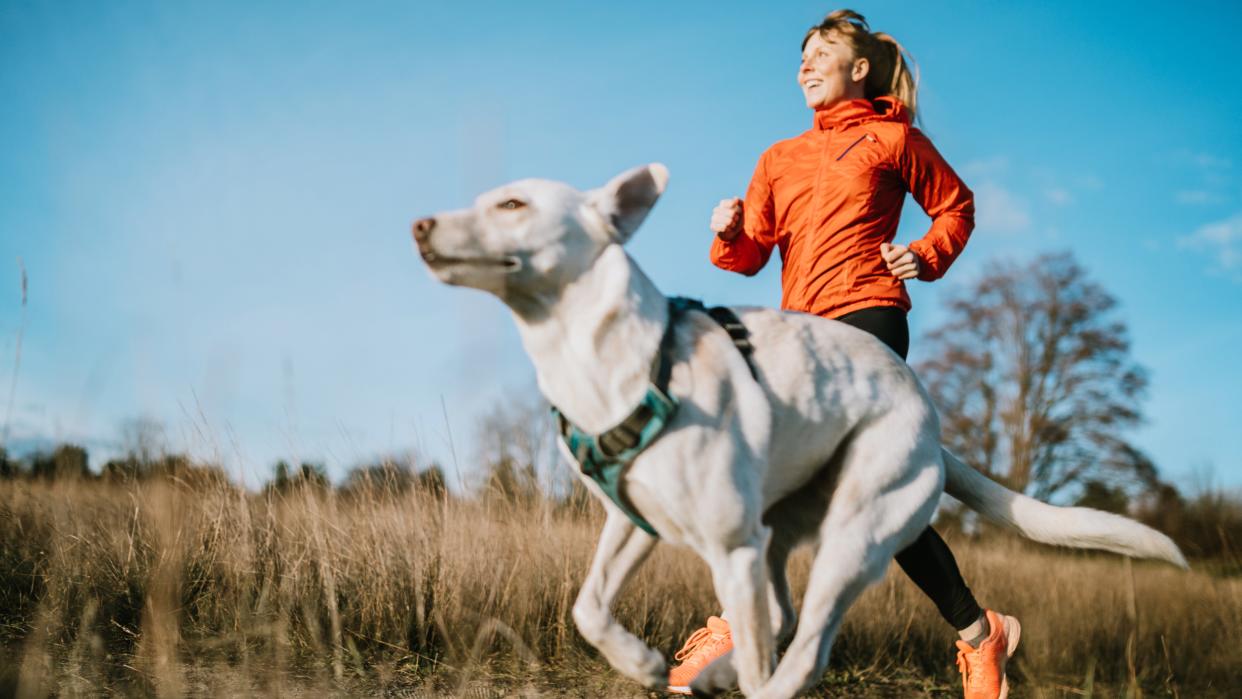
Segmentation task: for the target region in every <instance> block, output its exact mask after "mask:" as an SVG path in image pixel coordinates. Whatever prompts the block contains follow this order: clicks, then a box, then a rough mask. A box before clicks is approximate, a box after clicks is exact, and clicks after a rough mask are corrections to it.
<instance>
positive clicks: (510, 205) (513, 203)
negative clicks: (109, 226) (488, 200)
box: [496, 199, 526, 211]
mask: <svg viewBox="0 0 1242 699" xmlns="http://www.w3.org/2000/svg"><path fill="white" fill-rule="evenodd" d="M496 208H497V209H508V210H509V211H514V210H516V209H524V208H526V202H524V201H522V200H521V199H506V200H504V201H502V202H500V203H499V204H497V205H496Z"/></svg>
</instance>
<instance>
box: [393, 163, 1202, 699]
mask: <svg viewBox="0 0 1242 699" xmlns="http://www.w3.org/2000/svg"><path fill="white" fill-rule="evenodd" d="M667 180H668V171H667V169H665V168H664V166H662V165H658V164H655V165H649V166H644V167H639V168H635V169H634V170H631V171H628V172H625V173H623V174H621V175H619V176H618V177H616V178H615V179H613V180H612V181H611V182H609V183H608V184H607V185H606V186H604V187H602V188H600V189H597V190H592V191H589V192H579V191H577V190H575V189H573V188H571V187H569V186H568V185H565V184H562V183H559V182H550V181H545V180H522V181H519V182H514V183H512V184H509V185H505V186H503V187H500V188H499V189H496V190H494V191H492V192H488V193H486V194H483V195H481V196H480V197H479V198H478V199H477V200H476V201H475V205H474V207H473V208H472V209H466V210H461V211H452V212H447V213H442V214H438V215H436V216H435V217H434V218H426V219H422V220H420V221H418V222H416V223H415V224H414V237H415V240H416V242H417V245H418V249H419V251H420V253H421V254H422V257H423V259H424V260H425V261H426V263H427V265H428V266H429V267H430V268H431V270H432V272H433V273H434V274H435V276H436V277H437V278H438V279H440V280H441V281H443V282H446V283H449V284H455V285H461V286H468V287H474V288H477V289H482V290H484V291H488V292H490V293H492V294H495V295H496V296H498V297H499V298H500V299H501V300H502V301H504V302H505V303H506V304H507V305H508V306H509V308H510V309H511V310H512V311H513V315H514V319H515V320H516V322H517V325H518V329H519V330H520V332H521V337H522V342H523V345H524V346H525V348H526V351H527V352H528V353H529V355H530V358H531V361H532V362H533V363H534V366H535V371H536V374H537V376H538V382H539V387H540V389H541V390H542V391H543V394H544V395H545V396H546V397H547V399H548V400H549V401H550V402H551V403H552V404H553V405H554V406H556V407H557V408H558V409H559V410H560V412H561V414H562V415H563V416H564V418H565V419H566V420H567V421H568V422H569V423H572V424H573V425H576V426H577V428H578V429H579V430H580V431H581V432H582V433H585V434H591V435H598V434H601V433H604V432H606V431H608V430H609V429H610V428H613V427H614V426H616V425H617V424H618V423H621V422H622V421H623V420H624V419H625V418H626V417H627V416H629V415H630V414H631V413H632V412H633V411H634V410H635V407H636V406H638V405H639V404H640V403H641V402H642V401H644V397H645V396H647V395H649V393H650V390H651V389H650V387H651V384H652V378H651V377H652V374H653V366H654V365H656V364H657V363H658V362H659V361H660V356H661V355H662V354H666V355H667V356H668V357H669V361H670V363H671V377H670V379H669V381H668V391H667V392H668V394H669V396H670V397H671V398H672V399H673V400H676V401H677V402H679V404H680V405H679V408H677V410H676V411H675V412H674V413H673V414H672V415H671V418H670V419H669V421H668V422H667V424H666V425H664V427H663V430H662V431H661V432H660V433H659V435H658V436H656V437H655V439H654V440H653V441H650V442H649V443H646V444H644V446H643V448H642V450H641V451H640V452H638V454H637V456H636V457H634V458H632V459H627V463H626V465H625V470H624V471H622V475H621V477H620V478H619V480H620V483H619V487H620V489H621V490H622V492H623V498H624V500H623V502H624V501H628V502H627V503H626V504H628V506H629V507H630V508H631V509H632V510H634V511H635V512H636V513H637V515H638V516H639V517H640V518H641V519H645V520H646V522H647V523H649V524H650V526H651V527H652V528H654V530H655V531H656V532H658V534H659V537H660V538H663V539H664V540H666V541H668V542H670V543H674V544H682V545H685V546H688V547H690V548H691V549H692V550H694V551H695V552H696V553H697V554H698V555H699V556H701V557H702V558H703V559H704V560H705V561H706V562H707V564H708V565H709V566H710V567H711V571H712V579H713V581H714V583H715V588H716V593H717V596H718V597H719V599H720V601H721V602H722V604H723V606H724V611H725V613H726V615H727V617H728V619H729V623H730V626H731V627H732V629H733V638H734V644H735V647H734V652H733V654H732V665H731V666H730V665H729V663H727V662H723V663H722V662H717V663H715V664H714V665H713V667H712V668H711V669H710V671H709V672H705V673H704V674H703V675H702V676H701V677H700V680H696V682H695V685H694V689H695V690H696V691H704V692H706V691H711V690H712V689H714V688H716V687H718V686H719V685H720V684H721V683H723V682H726V681H731V680H732V679H733V677H734V675H733V674H732V673H733V671H734V669H735V670H736V680H737V683H738V684H739V685H740V688H741V689H742V691H743V692H744V693H745V694H746V695H747V696H750V697H791V696H793V695H795V694H796V693H798V692H799V691H802V690H804V689H807V688H809V687H811V686H812V685H814V683H815V682H816V681H817V680H818V679H819V677H820V676H821V674H822V673H823V670H824V668H825V666H826V664H827V661H828V654H829V649H830V648H831V646H832V641H833V638H834V636H835V635H836V633H837V630H838V629H839V628H840V625H841V620H842V618H843V617H844V615H845V611H846V609H847V608H848V607H849V606H850V604H851V603H852V602H853V601H854V600H855V599H857V598H858V595H859V594H860V593H861V592H862V591H863V589H864V588H866V587H867V586H868V585H870V584H871V583H873V582H875V581H876V580H878V579H879V578H880V577H881V576H882V574H883V573H884V570H885V568H886V566H887V565H888V562H889V560H890V559H891V558H892V557H893V555H894V554H895V553H897V552H898V551H900V550H901V549H903V548H904V547H905V546H907V545H908V544H910V543H912V542H913V541H914V539H915V537H916V536H918V534H919V533H920V532H922V531H923V529H924V528H925V527H927V525H928V523H929V522H930V520H931V518H932V514H933V512H934V511H935V509H936V503H937V502H938V500H939V497H940V494H941V492H942V491H947V492H948V493H949V494H951V495H953V496H954V497H956V498H958V499H959V500H961V501H962V502H963V503H965V504H966V506H967V507H970V508H971V509H973V510H975V511H977V512H979V513H980V514H982V515H983V516H985V517H987V518H989V519H992V520H995V521H997V522H1000V523H1002V524H1005V525H1008V526H1010V527H1012V528H1014V529H1016V530H1017V531H1018V532H1020V533H1021V534H1023V535H1024V536H1027V537H1029V538H1031V539H1034V540H1036V541H1042V542H1046V543H1050V544H1059V545H1064V546H1077V547H1085V548H1096V549H1104V550H1109V551H1115V552H1118V553H1122V554H1125V555H1129V556H1138V557H1146V558H1158V559H1163V560H1166V561H1170V562H1172V563H1174V564H1176V565H1179V566H1185V565H1186V563H1185V560H1184V559H1183V558H1182V555H1181V553H1180V552H1179V551H1178V549H1177V547H1176V546H1175V545H1174V544H1173V542H1172V541H1170V540H1169V539H1168V538H1167V537H1165V536H1164V535H1162V534H1160V533H1158V532H1156V531H1154V530H1152V529H1149V528H1147V527H1144V526H1142V525H1140V524H1138V523H1136V522H1133V521H1131V520H1128V519H1125V518H1124V517H1119V516H1116V515H1111V514H1107V513H1104V512H1099V511H1095V510H1089V509H1085V508H1060V507H1053V506H1051V505H1047V504H1044V503H1041V502H1038V501H1035V500H1032V499H1030V498H1027V497H1025V496H1023V495H1020V494H1018V493H1015V492H1012V491H1010V490H1007V489H1005V488H1003V487H1001V486H1000V485H998V484H996V483H995V482H993V481H991V480H989V479H987V478H986V477H984V476H983V475H981V474H979V473H978V472H977V471H975V470H973V469H971V468H970V467H968V466H966V465H964V464H962V463H961V462H960V461H958V460H957V459H956V458H954V457H953V456H952V455H951V454H949V453H948V452H945V451H943V450H942V449H941V446H940V425H939V422H938V420H937V416H936V411H935V409H934V408H933V406H932V402H931V400H930V399H929V398H928V395H927V393H926V391H925V390H924V389H923V387H922V386H921V385H920V384H919V382H918V380H917V379H916V378H915V376H914V374H913V373H912V372H911V370H910V369H909V367H907V366H906V364H905V362H903V361H902V360H901V359H900V358H899V357H898V356H897V355H895V354H894V353H893V352H891V351H890V350H889V349H888V348H887V347H885V346H884V345H883V344H882V343H881V342H880V341H879V340H877V339H875V338H874V337H872V336H871V335H869V334H867V333H865V332H863V331H861V330H857V329H855V328H852V327H850V326H848V325H845V324H843V323H838V322H835V321H831V320H826V319H823V318H819V317H816V316H813V315H807V314H802V313H793V312H782V311H777V310H771V309H764V308H747V309H739V310H738V315H739V316H740V318H741V320H742V321H743V323H744V324H745V326H746V328H747V329H748V330H749V331H750V334H751V339H752V342H753V345H754V351H753V365H754V368H755V372H754V374H752V371H751V367H750V366H748V364H747V360H746V358H745V357H744V356H743V354H742V353H741V352H739V351H738V348H737V347H736V346H735V345H734V343H733V341H732V340H731V338H730V336H729V334H728V333H726V332H724V331H723V330H722V328H721V326H720V325H718V324H717V323H716V322H715V321H713V320H712V319H711V318H709V317H708V316H707V315H706V314H704V313H698V312H685V313H679V314H676V317H675V318H672V319H670V316H671V315H672V314H671V312H670V310H669V305H668V300H667V299H666V298H665V296H664V295H663V294H662V293H660V291H659V289H657V288H656V287H655V285H654V284H653V283H652V282H651V280H649V279H648V278H647V277H646V276H645V275H644V274H643V273H642V271H641V270H640V269H639V268H638V266H637V265H636V264H635V263H634V261H633V260H632V259H630V257H629V256H628V255H627V254H626V252H625V250H623V249H622V247H621V246H622V245H623V244H624V243H625V242H626V240H627V239H628V238H629V237H630V236H631V235H632V234H633V233H634V231H635V230H636V229H637V228H638V226H639V224H641V223H642V221H643V219H644V218H646V216H647V213H648V212H649V211H650V210H651V207H652V206H653V205H654V204H655V202H656V199H657V198H658V197H659V196H660V194H661V192H663V190H664V186H665V184H666V182H667ZM670 323H671V324H672V327H671V329H670V333H671V334H670V335H669V338H670V339H669V340H668V341H666V342H662V339H663V338H664V337H665V330H666V326H668V325H669V324H670ZM662 346H663V347H664V348H665V351H664V352H663V353H662V351H661V348H662ZM566 455H567V456H569V457H571V458H574V457H575V456H578V457H580V456H581V454H578V455H574V454H569V452H568V450H566ZM584 480H585V481H586V484H587V487H589V488H591V489H592V490H593V492H595V493H596V494H597V495H598V496H600V498H601V500H603V503H604V507H605V509H606V510H607V513H608V517H607V521H606V522H605V524H604V528H603V531H602V533H601V534H600V540H599V545H598V547H597V549H596V551H595V558H594V561H593V562H592V564H591V570H590V573H589V574H588V575H587V578H586V580H585V581H584V582H583V585H582V590H581V592H580V594H579V595H578V599H577V601H576V603H575V605H574V610H573V611H574V620H575V622H576V623H577V625H578V629H579V631H581V633H582V635H583V636H584V637H585V638H586V639H587V640H588V641H589V642H590V643H591V644H593V645H594V646H595V647H596V648H598V649H599V650H600V652H601V653H603V654H604V656H605V657H606V658H607V659H608V661H609V662H610V663H612V665H613V667H615V668H616V669H617V670H618V671H620V672H621V673H623V674H625V675H627V676H629V677H631V678H633V679H635V680H637V681H639V682H642V683H643V684H644V685H646V686H648V687H651V688H663V687H664V686H665V684H666V682H667V674H666V670H665V662H664V658H663V657H662V656H661V654H660V653H657V652H656V651H654V650H652V649H651V648H649V647H648V646H647V645H646V644H644V643H643V642H642V641H641V640H639V639H638V638H636V637H635V636H634V635H633V634H631V633H630V632H629V631H627V630H626V629H624V628H622V627H621V626H620V625H619V624H618V623H617V622H616V620H615V619H614V618H613V616H612V613H611V611H610V607H611V603H612V602H613V600H614V599H615V598H616V596H617V594H618V592H619V591H620V590H621V588H622V586H623V585H624V584H625V581H626V578H627V577H628V576H629V575H630V574H631V573H632V572H633V571H634V570H635V568H636V567H637V566H638V565H639V563H641V561H642V560H643V559H644V558H645V557H646V555H647V554H648V553H649V552H650V551H651V549H652V547H653V545H654V544H655V542H656V538H654V537H652V536H651V535H649V534H648V533H646V532H645V531H643V529H642V528H640V527H639V526H637V525H636V524H635V523H634V521H632V520H631V519H630V518H629V517H627V515H626V514H625V511H624V510H623V509H622V507H623V506H619V505H618V504H617V503H616V502H614V501H613V500H612V499H610V498H609V497H607V496H606V494H605V492H604V491H603V490H602V489H601V488H600V487H599V486H598V485H597V483H596V482H595V481H594V480H591V479H590V478H586V477H585V476H584ZM804 540H811V541H814V542H817V543H816V546H817V550H816V552H815V556H814V562H813V564H812V565H813V567H812V570H811V574H810V579H809V581H808V584H807V591H806V597H805V600H804V602H803V605H802V609H801V621H800V623H798V624H797V625H796V634H795V616H794V610H793V608H792V605H791V603H790V600H789V592H788V586H787V584H786V579H785V567H786V560H787V556H788V554H789V552H790V550H791V549H792V548H793V547H794V545H795V544H797V543H799V542H801V541H804ZM790 634H795V635H794V636H793V639H792V642H791V643H790V645H789V646H788V649H787V651H786V652H785V654H784V656H783V658H781V660H780V663H779V665H778V664H776V653H775V649H776V647H777V646H778V644H780V643H782V642H783V641H784V640H787V639H788V637H789V635H790ZM722 665H723V667H724V669H723V670H721V669H719V668H718V666H722ZM722 678H724V679H722ZM701 683H702V684H701Z"/></svg>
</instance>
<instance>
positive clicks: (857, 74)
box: [850, 58, 871, 83]
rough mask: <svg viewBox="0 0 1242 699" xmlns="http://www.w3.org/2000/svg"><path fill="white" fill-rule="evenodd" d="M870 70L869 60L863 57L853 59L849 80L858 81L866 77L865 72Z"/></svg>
mask: <svg viewBox="0 0 1242 699" xmlns="http://www.w3.org/2000/svg"><path fill="white" fill-rule="evenodd" d="M870 72H871V61H869V60H867V59H865V58H855V59H854V70H852V71H850V80H853V81H854V82H856V83H860V82H862V81H864V80H866V79H867V74H868V73H870Z"/></svg>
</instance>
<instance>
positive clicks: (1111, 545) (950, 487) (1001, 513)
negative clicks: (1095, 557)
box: [940, 449, 1188, 568]
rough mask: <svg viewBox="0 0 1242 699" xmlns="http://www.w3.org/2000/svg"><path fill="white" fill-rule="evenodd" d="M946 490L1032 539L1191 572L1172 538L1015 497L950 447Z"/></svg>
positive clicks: (1115, 518) (1107, 516)
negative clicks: (1158, 562)
mask: <svg viewBox="0 0 1242 699" xmlns="http://www.w3.org/2000/svg"><path fill="white" fill-rule="evenodd" d="M940 452H941V454H942V455H943V456H944V467H945V486H944V489H945V492H947V493H948V494H949V495H952V496H953V497H955V498H957V499H958V500H961V501H962V502H963V503H964V504H965V505H966V506H967V507H969V508H970V509H972V510H974V511H975V512H978V513H979V514H981V515H983V516H984V517H987V518H988V519H990V520H992V521H994V522H996V523H998V524H1003V525H1005V526H1007V527H1010V528H1012V529H1014V530H1016V531H1017V532H1018V533H1020V534H1022V536H1025V537H1026V538H1028V539H1033V540H1035V541H1038V542H1041V543H1044V544H1052V545H1055V546H1071V547H1073V548H1083V549H1100V550H1103V551H1112V552H1114V553H1120V554H1122V555H1125V556H1133V557H1135V558H1156V559H1159V560H1162V561H1168V562H1169V563H1172V564H1173V565H1175V566H1179V567H1181V568H1187V567H1188V566H1187V565H1186V558H1185V557H1184V556H1182V552H1181V551H1180V550H1179V549H1178V548H1177V544H1175V543H1173V540H1172V539H1170V538H1169V537H1167V536H1165V535H1164V534H1161V533H1160V532H1158V531H1156V530H1155V529H1152V528H1151V527H1148V526H1144V525H1142V524H1139V523H1138V522H1135V521H1134V520H1132V519H1127V518H1125V517H1122V516H1120V515H1115V514H1111V513H1108V512H1101V511H1100V510H1093V509H1091V508H1089V507H1057V506H1055V505H1049V504H1047V503H1044V502H1040V501H1038V500H1036V499H1034V498H1029V497H1027V496H1025V495H1022V494H1021V493H1016V492H1014V491H1012V490H1010V489H1008V488H1006V487H1004V486H1002V485H1001V484H999V483H997V482H996V481H994V480H992V479H990V478H988V477H987V476H985V475H983V474H982V473H979V472H978V471H976V470H975V469H973V468H971V467H970V466H967V465H966V464H964V463H962V462H961V460H960V459H958V458H957V457H956V456H954V455H953V454H952V453H951V452H949V450H948V449H941V450H940Z"/></svg>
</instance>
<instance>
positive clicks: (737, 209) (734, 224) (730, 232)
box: [712, 197, 743, 243]
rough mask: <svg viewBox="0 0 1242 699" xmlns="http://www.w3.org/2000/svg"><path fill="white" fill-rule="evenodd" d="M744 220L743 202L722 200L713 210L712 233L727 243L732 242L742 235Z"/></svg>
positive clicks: (739, 200) (734, 199)
mask: <svg viewBox="0 0 1242 699" xmlns="http://www.w3.org/2000/svg"><path fill="white" fill-rule="evenodd" d="M742 220H743V219H742V200H741V199H738V198H737V197H733V198H732V199H721V200H720V203H719V204H717V205H716V208H715V209H712V232H713V233H715V234H716V237H718V238H720V239H721V240H723V241H725V242H726V243H728V242H731V241H732V240H733V239H734V238H736V237H738V236H739V235H741V234H742Z"/></svg>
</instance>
